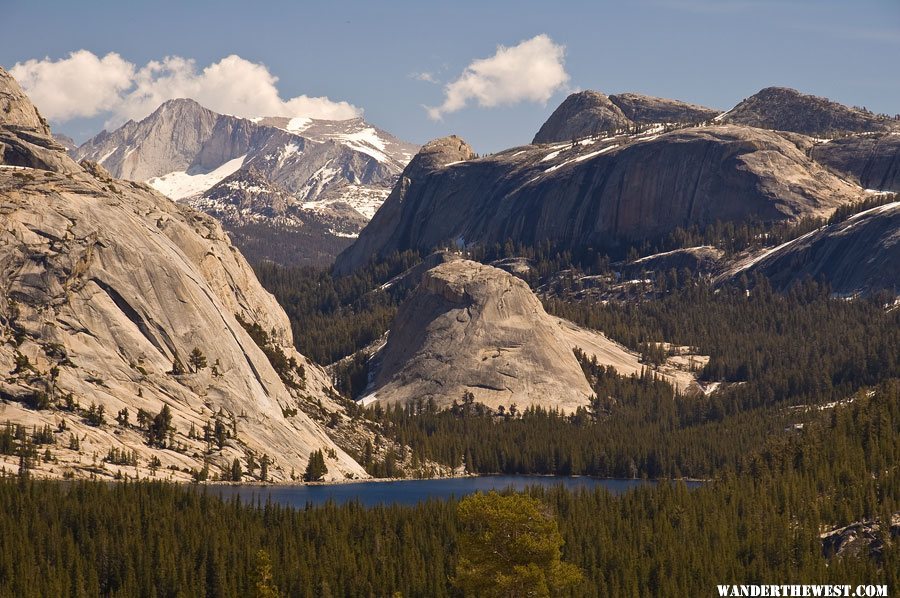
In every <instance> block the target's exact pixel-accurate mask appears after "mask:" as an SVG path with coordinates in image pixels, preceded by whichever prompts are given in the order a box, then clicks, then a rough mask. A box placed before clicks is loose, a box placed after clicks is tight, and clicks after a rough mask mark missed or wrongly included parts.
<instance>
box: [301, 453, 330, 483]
mask: <svg viewBox="0 0 900 598" xmlns="http://www.w3.org/2000/svg"><path fill="white" fill-rule="evenodd" d="M326 473H328V467H326V466H325V455H323V454H322V451H320V450H319V451H313V454H311V455H310V456H309V463H307V464H306V473H304V474H303V479H304V481H307V482H318V481H319V480H321V479H322V478H324V477H325V474H326Z"/></svg>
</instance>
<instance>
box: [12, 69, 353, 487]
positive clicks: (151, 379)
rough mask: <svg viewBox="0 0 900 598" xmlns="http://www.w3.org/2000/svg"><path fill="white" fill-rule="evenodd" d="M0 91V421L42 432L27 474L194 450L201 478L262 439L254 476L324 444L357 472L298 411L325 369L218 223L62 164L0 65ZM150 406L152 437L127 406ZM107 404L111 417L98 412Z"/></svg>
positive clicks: (338, 463)
mask: <svg viewBox="0 0 900 598" xmlns="http://www.w3.org/2000/svg"><path fill="white" fill-rule="evenodd" d="M0 98H2V100H0V101H2V102H3V105H2V106H0V155H2V157H3V161H2V165H0V371H2V372H3V375H2V378H0V398H2V402H0V421H6V420H9V421H11V422H13V423H17V424H21V425H24V426H26V427H27V429H28V430H31V429H32V427H33V426H37V427H43V426H45V425H49V426H50V427H51V429H52V430H54V438H55V445H54V446H53V447H52V448H53V455H54V461H52V462H46V463H42V464H41V465H40V466H39V469H40V473H41V475H47V476H52V477H59V476H64V475H65V476H68V475H73V476H75V477H82V476H94V475H100V476H104V475H107V476H113V475H117V474H118V475H123V474H127V475H129V476H134V475H138V476H140V477H146V476H147V475H150V474H151V473H153V474H154V475H158V476H160V477H162V476H165V477H167V478H173V479H188V478H189V477H190V472H191V470H194V471H201V470H202V469H203V467H204V460H205V459H206V460H208V463H209V469H210V476H213V475H216V474H218V473H223V472H225V471H228V470H230V467H231V464H232V462H233V460H234V459H238V460H239V462H241V463H242V464H243V469H244V470H245V471H246V469H247V467H246V464H247V462H248V459H249V458H250V456H251V455H253V456H254V459H255V460H256V462H257V463H258V462H259V460H260V459H261V458H262V456H263V455H266V456H267V457H268V458H269V460H270V465H269V467H268V475H269V478H270V479H275V480H286V479H289V477H290V474H291V472H292V471H294V472H296V473H297V474H298V475H299V473H302V471H303V468H304V467H305V465H306V462H307V459H308V457H309V455H310V454H311V452H312V451H315V450H318V449H322V450H324V451H325V453H326V455H328V456H327V457H326V459H327V465H328V468H329V477H330V478H332V479H338V478H344V477H345V476H357V477H364V476H365V475H366V474H365V472H364V471H363V469H362V468H361V467H360V466H359V465H358V464H357V463H356V462H355V461H354V460H353V459H352V458H351V457H349V456H348V455H347V454H346V453H344V452H343V451H342V450H341V449H340V448H338V447H337V446H336V445H335V444H334V443H333V442H332V441H331V440H330V439H329V437H328V436H327V435H326V434H325V432H324V429H323V428H322V427H321V426H320V425H319V424H317V423H316V422H314V421H313V420H312V419H310V418H309V417H307V416H306V415H304V413H303V411H302V409H300V410H298V406H301V405H302V403H303V402H304V401H312V402H315V401H316V400H317V399H318V398H322V399H326V398H327V396H328V394H329V392H331V387H330V382H329V380H328V378H327V376H326V375H325V373H324V372H323V371H322V370H321V369H319V368H318V367H316V366H315V365H313V364H311V363H310V362H308V361H307V360H306V359H304V358H303V357H302V356H300V355H299V354H297V353H296V352H295V351H294V350H293V348H292V347H291V343H290V338H291V336H290V331H289V330H290V329H289V324H288V320H287V317H286V316H285V314H284V312H283V311H282V310H281V309H280V307H279V306H278V305H277V303H276V302H275V300H274V298H273V297H272V296H271V295H270V294H269V293H267V292H266V291H264V290H263V289H262V287H261V286H260V285H259V283H258V281H257V280H256V278H255V276H254V274H253V272H252V270H251V269H250V267H249V266H248V265H247V263H246V261H245V260H244V259H243V257H242V256H241V255H240V253H239V252H238V251H237V250H236V249H235V248H234V247H233V246H232V245H231V244H230V242H229V241H228V238H227V237H226V235H225V234H224V232H223V231H222V228H221V227H220V226H219V225H218V224H217V223H216V222H215V221H214V220H212V219H211V218H209V217H207V216H205V215H202V214H200V213H197V212H195V211H193V210H192V209H189V208H185V207H180V206H178V205H176V204H174V203H172V202H171V201H170V200H168V199H166V198H165V197H163V196H161V195H159V194H158V193H156V192H154V191H152V190H151V189H150V188H148V187H147V186H145V185H143V184H140V183H130V182H126V181H121V180H116V179H113V178H111V177H110V176H109V173H108V172H106V171H105V170H104V169H103V168H102V167H99V166H97V165H95V164H90V163H84V167H82V166H79V165H78V164H76V163H75V162H74V161H73V160H71V159H70V158H69V157H68V156H67V155H66V154H65V153H64V152H63V151H62V148H60V147H59V146H57V145H56V144H55V143H54V142H53V141H52V140H51V139H50V137H49V131H48V130H47V127H46V124H45V123H44V122H43V121H42V119H40V117H39V116H38V115H37V113H36V111H35V110H34V108H33V106H32V105H31V103H30V102H29V101H28V100H27V98H25V97H24V95H23V94H22V93H21V91H20V89H19V87H18V85H17V84H16V83H15V81H14V80H13V79H12V78H11V77H10V76H9V75H8V74H7V73H6V72H5V71H3V70H2V69H0ZM10 139H13V141H12V142H11V141H10ZM245 327H250V328H252V329H253V330H254V336H255V338H256V342H255V340H254V337H251V335H250V334H249V333H248V331H247V329H245ZM260 345H261V346H260ZM195 350H196V351H195ZM192 354H193V358H192ZM279 356H280V357H279ZM276 357H279V358H278V359H276ZM203 366H205V367H203ZM276 367H277V370H276ZM164 406H168V407H169V409H170V410H171V413H172V422H171V424H172V428H171V430H170V431H169V433H168V434H165V433H164V434H163V436H164V439H163V440H162V443H164V444H165V448H163V447H162V446H155V447H151V446H148V444H147V442H146V440H145V432H144V431H143V430H142V429H141V428H140V427H139V426H138V422H137V420H136V416H137V414H138V411H139V410H143V411H145V412H148V413H150V414H156V413H158V412H160V411H161V410H162V408H163V407H164ZM92 407H93V408H92ZM100 408H102V409H103V411H99V409H100ZM122 410H127V412H128V413H129V418H130V419H129V423H128V424H127V425H125V424H116V423H115V422H114V421H113V418H114V417H115V416H116V414H117V413H119V412H120V411H122ZM98 414H99V416H98ZM103 422H105V423H103ZM217 422H218V424H219V425H220V427H221V437H220V443H213V446H214V447H215V446H216V444H219V445H220V448H218V449H215V450H213V451H212V452H211V453H209V455H208V456H206V457H205V456H204V455H205V454H206V452H207V449H208V448H209V444H208V442H206V441H204V440H203V432H202V430H203V428H204V426H206V425H208V424H209V425H213V426H215V425H216V423H217ZM141 424H142V425H143V426H144V427H145V426H146V425H145V424H144V423H143V422H141ZM71 438H74V439H76V440H77V441H71ZM112 449H115V450H116V451H117V452H118V453H117V455H116V456H113V457H112V458H110V459H108V460H109V461H110V462H109V463H105V462H104V461H107V459H104V456H107V455H108V454H113V453H111V452H110V451H111V450H112ZM132 451H133V452H134V453H133V454H134V457H135V458H136V461H131V460H130V459H125V461H128V465H121V464H120V465H116V464H115V463H116V462H120V461H122V459H121V455H123V454H127V455H131V454H132ZM156 459H158V460H159V461H158V462H155V460H156ZM135 463H136V464H135ZM153 463H155V465H152V464H153ZM9 465H10V463H7V466H9ZM13 467H14V465H13ZM157 468H158V469H159V470H160V471H159V473H155V472H156V470H157ZM257 474H258V472H257Z"/></svg>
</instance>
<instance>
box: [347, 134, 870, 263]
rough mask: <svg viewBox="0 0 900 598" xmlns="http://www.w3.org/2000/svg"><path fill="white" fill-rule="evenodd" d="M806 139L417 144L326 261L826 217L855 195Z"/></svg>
mask: <svg viewBox="0 0 900 598" xmlns="http://www.w3.org/2000/svg"><path fill="white" fill-rule="evenodd" d="M814 145H815V141H814V140H812V139H810V138H808V137H804V136H800V135H794V136H785V135H783V134H779V133H776V132H773V131H766V130H762V129H757V128H752V127H743V126H735V125H718V124H717V125H711V126H696V127H687V128H682V129H678V130H675V131H670V132H665V131H664V130H663V129H662V128H660V129H659V130H653V129H651V130H647V131H644V132H642V133H640V134H636V135H635V134H618V135H613V136H598V137H588V138H584V139H581V140H579V141H577V142H576V143H572V142H571V141H569V142H565V143H558V144H552V145H529V146H523V147H518V148H512V149H509V150H506V151H503V152H499V153H497V154H493V155H491V156H487V157H484V158H479V159H472V151H471V148H469V147H468V145H466V144H465V142H463V141H462V140H461V139H459V138H457V137H450V138H444V139H441V140H437V141H434V142H431V143H429V144H427V145H426V146H424V147H423V148H422V150H421V151H420V153H419V154H418V155H417V156H416V158H414V159H413V160H412V161H411V162H410V164H409V166H407V168H406V170H404V172H403V174H402V175H401V177H400V180H399V181H398V183H397V184H396V185H395V187H394V189H393V190H392V192H391V194H390V196H388V198H387V200H385V203H384V205H383V206H382V208H381V209H380V210H379V212H378V213H377V214H376V215H375V217H374V218H373V219H372V221H371V222H370V223H369V225H367V226H366V228H365V229H364V230H363V231H362V233H361V234H360V236H359V238H358V239H357V240H356V241H355V242H354V244H353V245H352V246H351V247H349V248H348V249H347V250H346V251H344V252H343V253H342V254H341V255H340V256H338V259H337V261H336V264H335V270H336V272H337V273H338V274H345V273H348V272H350V271H352V270H355V269H356V268H359V267H360V266H362V265H363V264H365V263H366V262H367V261H369V260H371V259H373V258H376V259H377V258H379V257H384V256H386V255H389V254H390V253H391V252H393V251H397V250H400V251H402V250H406V249H415V250H419V251H423V252H427V251H429V250H431V249H433V248H435V247H441V246H444V247H447V246H450V247H454V246H457V247H458V246H468V245H476V244H484V243H501V244H502V243H504V242H505V241H506V240H507V239H512V240H514V241H516V242H519V243H524V244H536V243H540V242H545V241H549V242H551V243H554V244H557V245H560V246H564V247H589V246H590V247H595V248H607V249H611V250H615V248H616V247H617V246H620V245H621V243H623V242H627V241H634V240H640V239H646V238H654V237H658V236H660V235H665V234H668V233H669V232H671V231H672V230H673V229H674V228H675V227H676V226H682V227H685V228H689V227H691V226H693V225H697V226H704V225H706V224H711V223H714V222H716V221H721V222H728V221H732V222H747V221H753V222H792V221H797V220H799V219H801V218H803V217H811V216H817V217H822V216H825V217H827V216H828V215H830V214H831V212H833V211H834V209H835V208H837V207H838V206H840V205H844V204H847V203H850V202H852V201H855V200H857V199H859V198H860V196H861V195H862V192H863V190H862V189H860V188H859V187H858V186H856V185H854V184H852V183H850V182H849V181H846V180H844V179H843V178H842V177H840V176H837V175H835V174H834V173H832V172H831V171H829V170H828V169H826V168H824V167H823V166H821V165H820V164H818V163H816V162H815V161H813V160H811V159H810V158H809V155H808V154H809V152H810V151H811V149H812V147H813V146H814Z"/></svg>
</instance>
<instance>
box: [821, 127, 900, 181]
mask: <svg viewBox="0 0 900 598" xmlns="http://www.w3.org/2000/svg"><path fill="white" fill-rule="evenodd" d="M810 155H811V156H812V158H813V159H814V160H816V161H817V162H821V163H822V164H824V165H826V166H828V167H829V168H831V169H832V170H835V171H837V172H840V173H842V174H844V175H846V176H848V177H850V178H851V179H852V180H853V181H854V182H856V183H859V185H861V186H862V187H865V188H866V189H872V190H875V191H893V192H900V133H884V134H881V133H879V134H872V135H854V136H849V137H843V138H840V139H832V140H830V141H827V142H823V143H819V144H818V145H816V146H815V147H814V148H813V149H812V152H811V154H810Z"/></svg>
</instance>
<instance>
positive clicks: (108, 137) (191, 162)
mask: <svg viewBox="0 0 900 598" xmlns="http://www.w3.org/2000/svg"><path fill="white" fill-rule="evenodd" d="M416 149H417V148H416V146H414V145H411V144H408V143H404V142H402V141H400V140H398V139H396V138H394V137H393V136H391V135H390V134H388V133H386V132H385V131H382V130H380V129H377V128H375V127H373V126H372V125H370V124H368V123H366V122H365V121H364V120H362V119H359V118H356V119H349V120H345V121H323V120H314V119H304V118H293V119H288V118H275V117H267V118H258V119H243V118H236V117H233V116H228V115H221V114H216V113H215V112H212V111H210V110H207V109H206V108H203V107H202V106H200V105H199V104H197V103H196V102H194V101H193V100H187V99H179V100H171V101H168V102H165V103H164V104H162V105H161V106H160V107H159V108H158V109H157V110H156V111H155V112H154V113H153V114H151V115H150V116H148V117H147V118H145V119H143V120H142V121H140V122H137V123H136V122H128V123H126V124H125V125H123V126H122V127H120V128H119V129H117V130H115V131H113V132H105V131H104V132H103V133H101V134H100V135H98V136H96V137H95V138H93V139H91V140H90V141H88V142H86V143H85V144H83V145H82V146H81V147H79V148H78V149H77V150H75V151H74V152H73V155H74V156H75V157H76V158H78V159H85V158H86V159H90V160H93V161H96V162H98V163H100V164H102V165H103V166H104V167H106V168H107V169H108V170H110V172H111V173H112V174H113V175H114V176H117V177H120V178H127V179H132V180H137V181H145V182H148V183H149V184H150V185H151V186H153V187H154V188H155V189H157V190H158V191H160V192H161V193H163V194H164V195H166V196H168V197H170V198H172V199H175V200H179V201H185V202H187V203H189V204H190V205H193V206H194V207H197V208H199V209H202V210H204V211H206V212H207V213H210V214H212V215H214V216H215V217H216V218H218V219H220V220H221V221H222V222H223V224H225V226H226V228H228V229H229V230H233V229H237V228H241V229H242V230H244V231H246V230H248V229H250V228H253V229H256V230H257V232H258V233H259V234H261V235H263V236H265V235H266V234H271V235H275V236H282V237H283V236H285V234H287V233H291V232H292V233H296V234H295V235H293V236H294V237H295V239H294V241H295V242H297V243H298V244H302V245H303V246H304V248H305V249H308V250H309V252H310V253H315V252H316V251H317V250H321V249H322V248H323V247H328V246H331V245H334V244H335V242H336V240H337V245H338V248H343V247H345V246H346V245H347V244H348V243H349V240H347V239H350V238H353V237H355V235H356V234H357V233H358V232H359V230H360V229H361V228H362V226H364V224H365V223H366V222H367V221H368V219H369V218H371V215H372V214H373V213H374V211H375V210H376V209H377V208H378V206H380V204H381V202H382V201H383V200H384V198H385V197H386V196H387V195H388V193H389V191H390V187H391V185H392V184H393V182H394V181H395V180H396V177H397V175H398V174H399V172H400V171H401V170H402V169H403V167H404V166H405V165H406V163H407V162H408V161H409V159H410V158H411V157H412V155H413V154H414V152H415V151H416ZM276 196H277V197H278V198H279V199H278V200H277V201H273V198H274V197H276ZM236 207H237V208H238V209H235V208H236ZM247 225H253V226H252V227H251V226H247ZM256 241H258V240H256ZM307 243H309V244H310V246H309V247H307ZM317 244H318V245H320V246H319V247H317V246H316V245H317ZM256 245H260V243H258V242H257V243H256ZM334 253H336V251H335V252H333V253H331V257H329V258H327V259H326V263H327V262H330V259H331V258H333V255H334ZM260 257H262V258H264V259H273V260H274V261H282V260H281V259H280V257H281V256H278V255H274V254H273V255H265V254H263V255H261V256H260ZM316 263H318V262H316Z"/></svg>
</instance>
